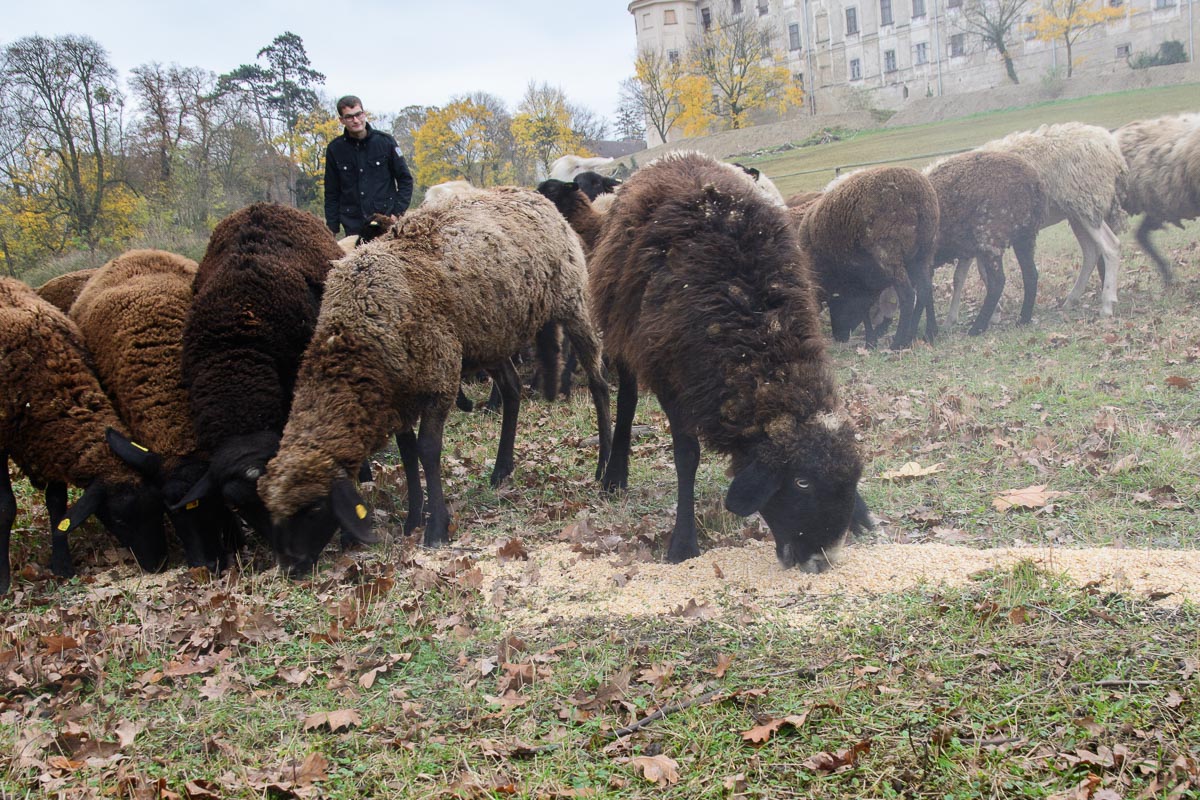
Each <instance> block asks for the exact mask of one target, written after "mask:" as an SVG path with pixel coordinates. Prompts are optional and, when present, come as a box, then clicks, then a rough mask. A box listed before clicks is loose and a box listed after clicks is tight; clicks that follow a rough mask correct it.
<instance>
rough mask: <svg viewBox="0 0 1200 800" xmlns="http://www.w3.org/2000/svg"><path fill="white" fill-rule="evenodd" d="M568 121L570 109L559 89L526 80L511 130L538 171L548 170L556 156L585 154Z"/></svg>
mask: <svg viewBox="0 0 1200 800" xmlns="http://www.w3.org/2000/svg"><path fill="white" fill-rule="evenodd" d="M571 122H572V116H571V109H570V106H569V105H568V103H567V97H566V95H565V94H564V93H563V90H562V89H560V88H558V87H552V86H550V85H549V84H546V83H543V84H542V85H541V86H538V85H537V84H536V83H534V82H533V81H530V82H529V86H528V87H526V89H525V96H524V97H523V98H522V99H521V103H520V105H518V106H517V113H516V114H515V115H514V116H513V121H512V132H513V139H514V140H515V141H516V143H517V147H518V149H520V150H521V151H522V152H523V153H524V154H525V155H526V156H528V157H529V159H530V160H531V161H532V162H533V167H534V172H536V173H537V174H538V175H546V174H548V173H549V172H550V164H551V163H553V162H554V160H555V159H557V158H558V157H559V156H562V155H566V154H567V153H579V154H580V155H587V153H585V152H584V150H583V147H582V145H583V140H582V138H581V137H580V136H579V134H578V133H576V132H575V130H574V129H573V128H572V127H571Z"/></svg>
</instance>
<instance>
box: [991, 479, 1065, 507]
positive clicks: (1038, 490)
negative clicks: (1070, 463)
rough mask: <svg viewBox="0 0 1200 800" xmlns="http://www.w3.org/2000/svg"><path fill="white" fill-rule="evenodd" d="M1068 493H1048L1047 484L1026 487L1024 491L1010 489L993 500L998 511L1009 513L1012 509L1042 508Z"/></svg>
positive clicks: (993, 504)
mask: <svg viewBox="0 0 1200 800" xmlns="http://www.w3.org/2000/svg"><path fill="white" fill-rule="evenodd" d="M1065 494H1068V492H1055V491H1047V490H1046V485H1045V484H1040V485H1038V486H1026V487H1025V488H1024V489H1009V490H1008V491H1007V492H1004V493H1003V494H999V495H997V496H996V497H993V498H992V506H993V507H994V508H995V509H996V510H997V511H1007V510H1009V509H1010V508H1042V507H1043V506H1045V505H1046V503H1048V502H1050V500H1051V499H1053V498H1055V497H1059V496H1061V495H1065Z"/></svg>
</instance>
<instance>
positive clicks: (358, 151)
mask: <svg viewBox="0 0 1200 800" xmlns="http://www.w3.org/2000/svg"><path fill="white" fill-rule="evenodd" d="M412 191H413V177H412V173H411V172H409V171H408V165H407V164H406V163H404V155H403V154H402V153H401V152H400V148H399V147H397V146H396V140H395V139H393V138H392V137H391V136H389V135H387V134H386V133H384V132H383V131H377V130H375V129H374V128H372V127H371V126H370V125H368V126H367V135H366V136H365V137H364V138H362V139H354V138H352V137H350V136H348V135H347V134H346V133H345V132H344V131H343V133H342V135H341V136H339V137H337V138H336V139H334V140H333V141H332V142H330V143H329V146H328V147H327V148H325V224H326V225H328V226H329V230H331V231H333V233H334V234H335V235H336V234H337V232H338V226H339V225H340V226H342V227H344V228H345V229H346V235H347V236H350V235H353V234H357V233H359V231H361V230H362V227H363V225H365V224H366V223H367V220H368V219H369V218H370V216H371V215H372V214H403V213H404V212H405V211H406V210H407V209H408V202H409V200H411V199H412Z"/></svg>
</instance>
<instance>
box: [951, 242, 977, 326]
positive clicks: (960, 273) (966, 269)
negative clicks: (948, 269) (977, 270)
mask: <svg viewBox="0 0 1200 800" xmlns="http://www.w3.org/2000/svg"><path fill="white" fill-rule="evenodd" d="M971 261H972V259H970V258H960V259H958V260H957V261H956V262H954V293H953V294H952V295H950V310H949V311H947V312H946V322H947V323H948V324H950V325H957V324H958V311H959V308H960V307H961V304H962V294H963V287H964V286H966V284H967V276H968V275H970V274H971Z"/></svg>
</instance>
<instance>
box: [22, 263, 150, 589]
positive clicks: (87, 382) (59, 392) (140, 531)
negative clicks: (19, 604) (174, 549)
mask: <svg viewBox="0 0 1200 800" xmlns="http://www.w3.org/2000/svg"><path fill="white" fill-rule="evenodd" d="M108 429H113V430H117V431H120V430H123V426H122V424H121V421H120V420H119V419H118V418H117V413H116V411H115V410H114V409H113V407H112V403H111V402H109V399H108V397H107V396H105V394H104V390H103V389H101V388H100V382H99V381H98V380H97V379H96V376H95V374H94V373H93V372H92V369H91V366H90V364H89V359H88V355H87V351H86V350H85V348H84V345H83V338H82V337H81V336H80V333H79V329H78V328H76V327H75V324H74V323H73V322H71V320H69V319H67V317H66V315H65V314H63V313H62V312H61V311H59V310H58V309H57V308H55V307H54V306H53V305H51V304H50V303H49V302H47V301H46V300H43V299H42V298H41V297H39V296H38V294H37V293H36V292H35V291H34V290H33V289H30V288H29V287H28V286H26V285H25V284H23V283H21V282H20V281H18V280H15V279H13V278H0V459H2V460H3V463H4V469H3V470H0V475H2V476H3V477H2V478H0V594H3V593H6V592H7V591H8V588H9V583H10V578H11V574H10V572H9V563H8V542H9V535H10V532H11V531H12V525H13V521H14V520H15V519H16V513H17V504H16V498H15V497H14V495H13V491H12V483H11V480H10V478H9V474H8V461H9V460H10V459H11V460H12V461H13V462H14V463H15V464H16V465H17V466H18V467H20V469H21V471H22V472H24V473H25V475H26V476H27V477H28V478H29V482H30V483H32V484H33V485H34V486H35V487H38V488H44V489H45V497H46V510H47V511H48V512H49V516H50V528H51V535H52V538H51V556H50V567H51V569H52V570H53V571H54V574H55V575H58V576H60V577H68V576H70V575H71V574H72V572H73V569H72V565H71V551H70V547H69V545H68V541H67V535H68V534H69V533H70V532H71V531H72V530H73V529H74V528H76V527H77V526H78V525H79V524H80V523H81V522H83V521H84V520H85V519H87V518H88V517H89V516H91V515H92V514H95V515H96V516H97V517H98V518H99V519H100V521H101V522H102V523H103V524H104V526H105V527H106V528H108V530H109V531H110V532H112V534H113V535H114V536H116V537H117V539H119V540H120V541H121V543H122V544H124V545H126V546H128V547H129V548H130V549H131V550H133V554H134V556H135V557H136V558H137V560H138V563H139V564H140V565H141V566H142V568H143V569H147V570H157V569H161V568H162V566H163V565H164V564H165V562H166V556H167V545H166V538H165V536H164V535H163V523H162V516H163V505H162V500H161V498H160V497H159V496H158V494H157V492H155V491H154V490H153V488H151V487H150V486H147V485H146V483H145V482H144V481H143V480H142V479H141V478H140V477H139V476H138V474H137V473H136V472H134V471H133V470H132V469H130V468H129V467H128V466H126V465H125V463H124V462H122V461H121V460H120V459H119V458H117V457H116V456H115V455H113V452H112V450H110V449H109V444H108V441H106V430H108ZM68 485H73V486H79V487H82V488H83V490H84V492H83V495H82V496H81V497H80V498H79V499H78V500H76V501H75V504H74V505H73V506H72V507H71V508H70V510H69V511H68V509H67V486H68Z"/></svg>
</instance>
